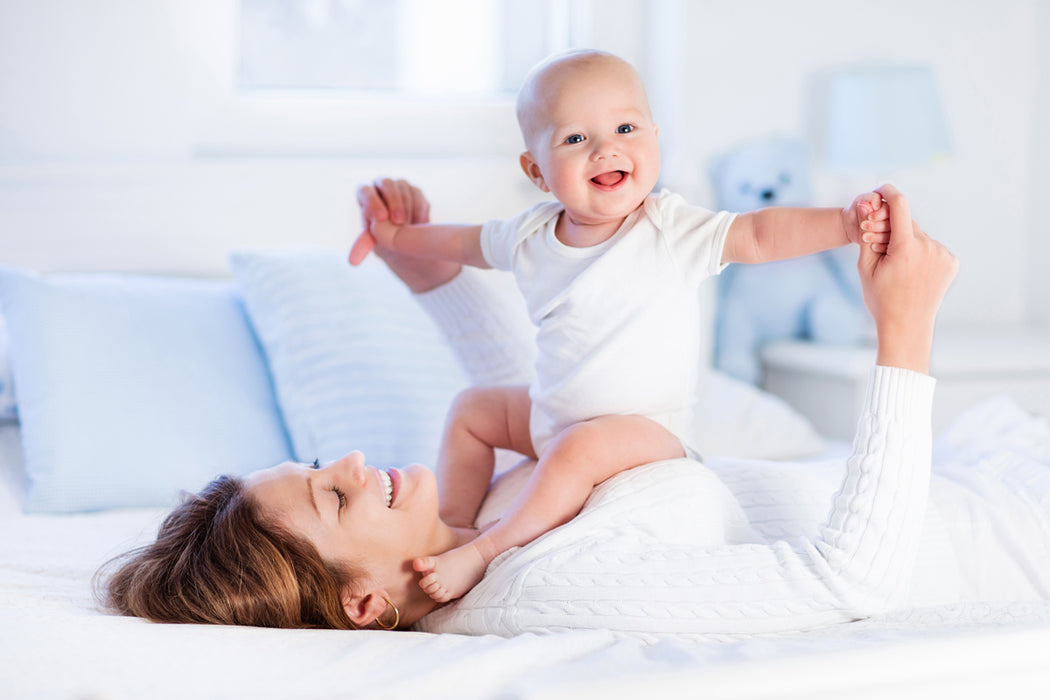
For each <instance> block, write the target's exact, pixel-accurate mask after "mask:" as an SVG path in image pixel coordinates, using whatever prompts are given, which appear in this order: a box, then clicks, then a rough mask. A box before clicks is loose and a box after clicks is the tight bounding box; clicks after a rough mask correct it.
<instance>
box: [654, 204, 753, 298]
mask: <svg viewBox="0 0 1050 700" xmlns="http://www.w3.org/2000/svg"><path fill="white" fill-rule="evenodd" d="M645 208H646V214H647V215H648V216H649V218H650V219H652V220H653V221H654V222H656V225H657V226H658V227H659V229H660V230H661V232H662V233H663V235H664V240H665V241H667V245H668V246H669V248H670V250H669V252H670V254H671V257H672V258H673V259H675V260H678V261H680V265H681V267H682V270H683V271H684V273H685V275H686V277H687V278H690V279H692V280H693V281H699V280H700V279H703V278H705V277H709V276H711V275H717V274H718V273H720V272H721V271H722V270H724V269H725V268H726V265H723V264H722V251H723V249H724V248H725V244H726V237H727V236H728V235H729V227H730V226H731V225H732V223H733V220H734V219H736V214H734V213H732V212H728V211H720V212H713V211H711V210H710V209H704V208H703V207H697V206H693V205H691V204H688V203H687V202H686V201H685V199H683V198H682V196H681V195H677V194H673V193H671V192H668V191H667V190H664V191H663V192H661V193H660V194H659V195H657V196H656V197H650V198H649V199H647V200H646V202H645Z"/></svg>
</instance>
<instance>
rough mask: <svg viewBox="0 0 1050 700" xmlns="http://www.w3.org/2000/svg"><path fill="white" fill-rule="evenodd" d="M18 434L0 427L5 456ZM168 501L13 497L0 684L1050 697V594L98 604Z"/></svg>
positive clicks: (150, 689) (84, 692) (275, 692)
mask: <svg viewBox="0 0 1050 700" xmlns="http://www.w3.org/2000/svg"><path fill="white" fill-rule="evenodd" d="M14 433H15V430H14V428H11V427H4V428H0V452H2V454H0V456H2V457H3V458H4V460H5V463H4V465H3V466H4V467H5V471H7V472H10V468H11V466H12V464H11V463H12V460H13V459H16V458H17V455H16V456H15V457H12V455H11V454H10V453H11V451H12V450H11V443H12V437H11V436H12V434H14ZM6 476H7V477H10V474H9V473H8V474H7V475H6ZM9 481H10V480H9V479H8V483H9ZM162 516H163V512H161V511H157V510H129V511H114V512H105V513H97V514H87V515H75V516H39V515H38V516H26V515H22V514H20V513H12V512H10V510H7V511H5V512H4V513H3V514H0V630H2V635H0V659H2V661H0V698H113V699H119V698H158V699H161V700H163V699H165V698H180V699H182V698H191V697H193V698H212V697H214V698H219V697H228V698H233V697H253V698H282V699H283V698H329V697H331V698H336V697H362V698H382V697H391V698H400V697H428V698H434V697H437V698H444V697H456V698H491V697H507V698H519V697H520V698H551V697H574V698H577V697H603V698H607V697H631V698H635V697H675V696H693V695H700V694H702V695H703V696H704V697H711V698H758V697H776V698H795V697H797V698H807V699H809V698H823V697H827V698H832V697H834V698H843V697H849V698H858V697H894V698H908V697H915V698H920V697H921V698H939V697H952V698H960V697H962V698H967V697H989V696H999V697H1010V698H1015V697H1033V698H1034V697H1048V696H1050V603H1047V602H1025V603H1019V602H1003V603H980V604H960V605H953V606H940V607H934V608H921V609H915V610H909V611H905V612H901V613H897V614H895V615H891V616H887V617H884V618H881V619H872V620H866V621H863V622H859V623H853V624H849V625H840V626H837V627H834V628H829V629H824V630H821V631H819V632H811V633H806V634H795V635H788V636H782V637H776V638H758V639H749V640H745V641H740V642H733V643H700V642H686V641H679V640H664V641H661V642H659V643H657V644H654V645H646V644H645V643H643V642H641V641H638V640H632V639H614V638H613V637H612V636H611V635H609V634H606V633H603V632H574V633H566V634H555V635H547V636H537V635H521V636H518V637H515V638H511V639H502V638H498V637H464V636H456V635H428V634H423V633H404V632H397V633H394V632H371V631H368V632H344V631H321V630H317V631H315V630H268V629H255V628H237V627H215V626H204V625H156V624H151V623H148V622H144V621H142V620H138V619H132V618H123V617H117V616H112V615H107V614H104V613H102V612H100V611H99V610H98V609H97V607H96V604H95V602H94V599H93V596H92V592H91V587H90V586H91V577H92V575H93V573H94V572H95V570H96V568H97V566H98V565H99V564H100V563H101V562H102V561H104V560H105V559H106V558H108V557H109V556H111V555H113V554H116V553H119V552H122V551H124V550H126V549H127V548H128V547H129V546H132V545H134V544H135V543H137V542H140V541H144V540H146V539H148V538H149V537H151V536H152V533H153V531H154V529H155V528H156V526H157V525H158V523H159V521H160V519H161V517H162Z"/></svg>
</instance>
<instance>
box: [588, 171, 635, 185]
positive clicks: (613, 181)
mask: <svg viewBox="0 0 1050 700" xmlns="http://www.w3.org/2000/svg"><path fill="white" fill-rule="evenodd" d="M626 178H627V173H626V172H624V171H623V170H611V171H609V172H607V173H602V174H601V175H595V176H594V177H592V178H591V182H593V183H594V184H596V185H600V186H602V187H615V186H616V185H619V184H620V183H621V182H623V181H624V179H626Z"/></svg>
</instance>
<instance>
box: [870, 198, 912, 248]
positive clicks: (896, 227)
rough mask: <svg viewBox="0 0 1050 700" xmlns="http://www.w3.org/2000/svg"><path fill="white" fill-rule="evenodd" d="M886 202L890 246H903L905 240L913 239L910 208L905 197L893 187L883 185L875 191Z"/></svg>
mask: <svg viewBox="0 0 1050 700" xmlns="http://www.w3.org/2000/svg"><path fill="white" fill-rule="evenodd" d="M876 192H878V193H879V194H881V195H882V198H883V199H884V200H886V205H885V206H887V207H889V216H890V231H891V236H892V237H891V241H890V245H891V246H892V245H894V244H896V243H901V244H903V243H904V242H905V241H906V240H907V239H911V238H914V237H915V231H914V227H913V222H912V220H911V207H910V205H909V204H908V199H907V197H905V196H904V194H903V193H902V192H901V191H900V190H898V189H897V188H896V187H895V186H894V185H889V184H887V185H883V186H882V187H880V188H879V189H877V190H876Z"/></svg>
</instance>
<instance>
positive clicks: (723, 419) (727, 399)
mask: <svg viewBox="0 0 1050 700" xmlns="http://www.w3.org/2000/svg"><path fill="white" fill-rule="evenodd" d="M695 417H696V431H695V435H696V444H697V448H698V449H699V450H700V454H702V455H726V456H734V457H749V458H754V459H796V458H799V457H809V456H812V455H815V454H819V453H821V452H823V451H824V450H825V449H826V448H827V446H826V444H825V443H824V441H823V440H822V439H821V437H820V435H818V434H817V431H816V430H815V429H814V428H813V424H812V423H810V422H809V421H808V420H807V419H806V418H805V417H804V416H802V415H801V414H800V413H799V412H798V411H796V410H795V409H793V408H792V407H791V406H789V405H788V404H787V403H786V402H785V401H784V400H783V399H781V398H779V397H777V396H774V395H773V394H770V393H768V392H765V391H762V390H761V389H758V388H756V387H754V386H752V385H751V384H748V383H747V382H742V381H740V380H738V379H734V378H733V377H730V376H729V375H727V374H724V373H722V372H717V371H714V370H711V371H708V372H704V373H703V375H702V376H701V378H700V382H699V389H698V396H697V404H696V413H695Z"/></svg>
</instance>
